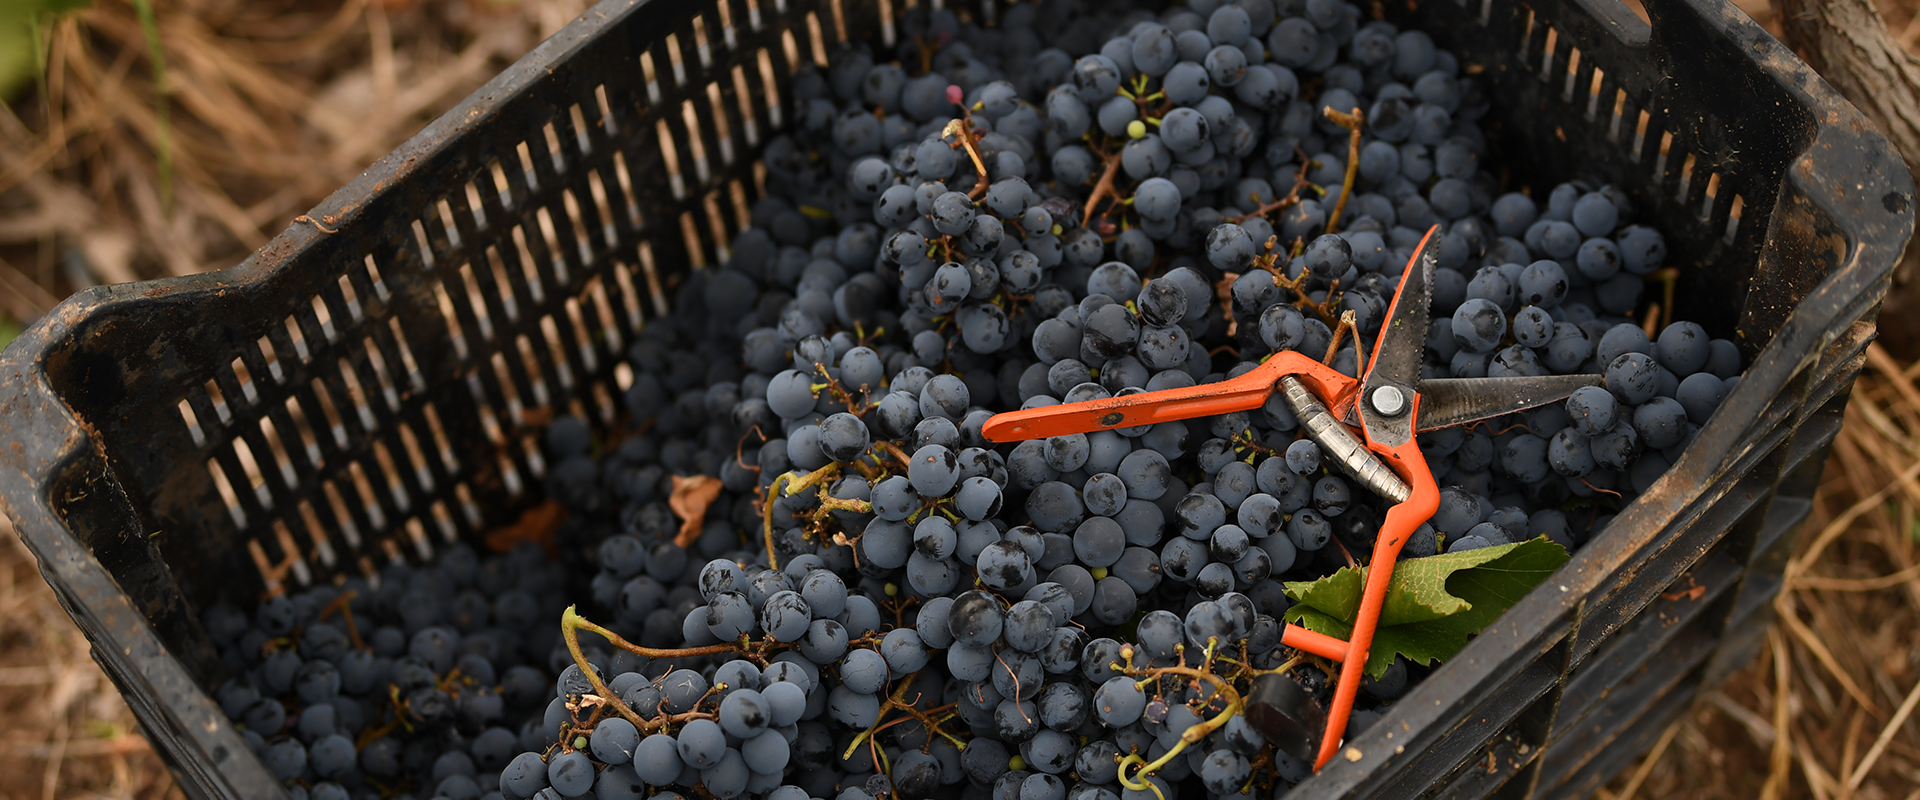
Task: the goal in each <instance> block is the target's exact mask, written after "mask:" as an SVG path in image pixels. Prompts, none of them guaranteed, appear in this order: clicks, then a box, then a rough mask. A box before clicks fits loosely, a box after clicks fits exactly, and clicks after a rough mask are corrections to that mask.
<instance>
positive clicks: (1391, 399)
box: [1372, 386, 1407, 416]
mask: <svg viewBox="0 0 1920 800" xmlns="http://www.w3.org/2000/svg"><path fill="white" fill-rule="evenodd" d="M1372 403H1373V410H1375V411H1378V412H1380V413H1382V414H1385V415H1387V416H1393V415H1396V414H1399V413H1400V412H1402V411H1405V410H1407V396H1406V395H1405V394H1402V393H1401V392H1400V389H1399V387H1397V386H1382V387H1380V388H1378V389H1375V390H1373V398H1372Z"/></svg>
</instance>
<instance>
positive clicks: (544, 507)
mask: <svg viewBox="0 0 1920 800" xmlns="http://www.w3.org/2000/svg"><path fill="white" fill-rule="evenodd" d="M566 521H567V509H566V507H565V506H562V505H560V504H559V503H558V502H555V501H552V500H548V501H547V502H544V503H541V504H540V505H537V506H534V507H533V508H529V509H527V510H526V512H525V513H522V514H521V515H520V519H518V520H516V521H515V522H514V523H513V524H512V525H507V526H505V527H501V528H495V529H494V530H492V531H489V532H488V533H487V549H489V550H492V551H493V552H496V553H505V552H507V551H509V550H512V549H513V548H514V546H515V545H518V544H520V543H521V542H534V543H536V544H539V545H540V546H541V547H543V548H545V549H546V551H547V554H548V555H550V556H553V557H555V558H558V557H559V556H560V554H559V552H558V551H556V550H555V549H554V546H553V535H554V533H556V532H558V531H559V530H560V523H562V522H566Z"/></svg>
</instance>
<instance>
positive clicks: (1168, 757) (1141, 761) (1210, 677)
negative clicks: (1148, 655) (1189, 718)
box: [1112, 639, 1246, 800]
mask: <svg viewBox="0 0 1920 800" xmlns="http://www.w3.org/2000/svg"><path fill="white" fill-rule="evenodd" d="M1217 643H1218V640H1214V639H1210V640H1208V644H1207V649H1206V657H1205V658H1204V659H1203V660H1202V662H1201V664H1202V665H1203V666H1207V665H1211V664H1212V663H1213V648H1214V645H1215V644H1217ZM1174 649H1175V650H1176V651H1177V652H1180V653H1184V652H1185V651H1186V646H1185V645H1175V646H1174ZM1120 655H1121V657H1122V658H1124V659H1126V662H1127V666H1126V668H1124V669H1120V667H1119V665H1118V664H1115V665H1112V666H1113V667H1114V668H1115V669H1120V671H1121V672H1124V673H1126V674H1128V675H1144V676H1146V678H1145V680H1144V681H1143V682H1146V681H1154V680H1158V679H1159V678H1160V677H1161V676H1164V675H1182V676H1185V677H1188V678H1192V679H1193V680H1195V681H1206V682H1208V683H1211V684H1213V686H1214V689H1215V691H1214V695H1213V697H1209V698H1207V702H1212V701H1213V700H1214V699H1215V698H1219V697H1225V698H1226V699H1227V706H1226V708H1224V709H1222V710H1221V711H1220V713H1218V714H1215V715H1214V716H1213V718H1211V719H1207V720H1202V721H1200V722H1197V723H1194V724H1193V725H1192V726H1191V727H1189V728H1187V729H1186V730H1185V731H1184V732H1182V733H1181V734H1180V741H1179V742H1176V743H1175V744H1174V745H1173V747H1170V748H1168V749H1167V752H1166V753H1164V754H1162V755H1161V756H1160V757H1159V758H1156V759H1154V760H1152V761H1148V760H1146V759H1145V758H1142V757H1141V756H1140V754H1139V753H1131V754H1128V755H1127V757H1126V758H1123V759H1121V760H1120V766H1119V776H1120V785H1122V786H1125V787H1127V788H1128V789H1132V790H1134V791H1136V792H1137V791H1145V790H1148V789H1152V790H1153V793H1154V794H1155V795H1160V789H1159V787H1157V786H1155V785H1154V784H1153V783H1152V782H1151V781H1148V780H1146V779H1145V778H1146V776H1148V775H1151V774H1153V773H1154V772H1156V771H1158V770H1159V769H1160V768H1161V767H1164V766H1166V765H1167V762H1169V761H1172V760H1173V758H1174V756H1177V755H1179V754H1180V753H1181V751H1183V750H1185V749H1186V748H1187V745H1190V744H1194V743H1196V742H1199V741H1200V740H1201V739H1204V738H1206V737H1207V734H1210V733H1213V732H1214V731H1216V730H1219V729H1220V726H1222V725H1225V724H1227V722H1228V721H1230V720H1232V719H1233V718H1234V717H1235V716H1237V715H1239V714H1240V713H1241V711H1243V710H1244V709H1245V708H1246V701H1245V700H1243V699H1241V697H1240V693H1239V692H1238V691H1235V690H1234V688H1233V684H1231V683H1228V682H1227V681H1225V680H1223V679H1221V678H1220V676H1218V675H1215V674H1213V672H1212V671H1211V670H1210V669H1209V670H1198V669H1194V668H1192V667H1184V666H1182V667H1151V668H1147V669H1136V668H1135V667H1134V666H1133V656H1134V650H1133V646H1132V645H1126V646H1124V647H1121V648H1120ZM1182 660H1183V661H1184V660H1185V658H1184V656H1183V657H1182ZM1136 764H1138V765H1141V766H1140V769H1139V770H1138V771H1136V772H1134V778H1133V779H1131V780H1130V779H1128V778H1127V767H1128V766H1131V765H1136ZM1160 796H1161V798H1162V800H1165V796H1164V795H1160Z"/></svg>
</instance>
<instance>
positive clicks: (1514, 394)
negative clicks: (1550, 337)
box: [1417, 375, 1601, 431]
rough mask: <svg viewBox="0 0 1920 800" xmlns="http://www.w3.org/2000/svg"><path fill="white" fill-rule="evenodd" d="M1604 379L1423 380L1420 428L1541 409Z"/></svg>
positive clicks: (1548, 376) (1551, 377)
mask: <svg viewBox="0 0 1920 800" xmlns="http://www.w3.org/2000/svg"><path fill="white" fill-rule="evenodd" d="M1600 380H1601V379H1600V376H1599V375H1542V376H1539V377H1531V378H1434V379H1432V380H1425V381H1421V382H1420V384H1419V390H1418V391H1419V392H1420V411H1419V413H1418V414H1417V416H1418V417H1419V419H1418V428H1419V430H1421V431H1430V430H1433V429H1435V428H1446V427H1450V426H1453V425H1465V424H1467V423H1469V422H1473V421H1475V420H1482V419H1490V418H1493V417H1497V416H1500V415H1502V414H1511V413H1513V412H1515V411H1525V410H1527V409H1529V408H1538V407H1540V406H1544V405H1546V404H1548V403H1552V402H1555V401H1558V400H1564V399H1566V397H1567V395H1570V394H1573V390H1575V389H1578V388H1580V387H1583V386H1599V385H1600Z"/></svg>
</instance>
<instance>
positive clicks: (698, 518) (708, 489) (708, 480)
mask: <svg viewBox="0 0 1920 800" xmlns="http://www.w3.org/2000/svg"><path fill="white" fill-rule="evenodd" d="M720 488H721V487H720V479H719V478H716V477H713V476H712V475H695V476H693V477H691V478H688V477H684V476H680V475H675V476H673V496H671V497H668V498H667V507H668V508H671V509H673V513H674V514H675V515H676V516H678V517H680V519H681V523H680V535H679V536H675V537H673V543H674V544H675V545H678V546H680V547H686V546H688V545H691V544H693V540H694V539H696V538H698V537H699V536H700V528H701V526H703V525H705V524H706V522H707V506H710V505H713V501H714V499H715V498H717V497H719V496H720Z"/></svg>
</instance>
